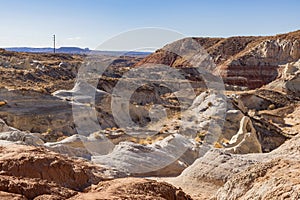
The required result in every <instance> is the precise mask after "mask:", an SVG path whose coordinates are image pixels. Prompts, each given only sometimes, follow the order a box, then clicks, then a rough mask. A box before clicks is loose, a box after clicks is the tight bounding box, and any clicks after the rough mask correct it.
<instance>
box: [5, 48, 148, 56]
mask: <svg viewBox="0 0 300 200" xmlns="http://www.w3.org/2000/svg"><path fill="white" fill-rule="evenodd" d="M4 49H5V50H7V51H15V52H26V53H53V48H50V47H45V48H32V47H10V48H4ZM56 53H67V54H103V55H111V56H114V55H117V56H119V55H123V54H125V55H127V56H147V55H149V54H151V52H139V51H128V52H127V51H99V50H91V49H89V48H84V49H83V48H79V47H60V48H58V49H56Z"/></svg>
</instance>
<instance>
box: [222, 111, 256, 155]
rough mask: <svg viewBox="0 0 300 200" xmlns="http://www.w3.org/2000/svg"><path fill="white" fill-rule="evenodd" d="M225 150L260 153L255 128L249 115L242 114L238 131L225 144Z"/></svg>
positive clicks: (240, 152)
mask: <svg viewBox="0 0 300 200" xmlns="http://www.w3.org/2000/svg"><path fill="white" fill-rule="evenodd" d="M226 151H227V152H232V153H239V154H242V153H262V150H261V144H260V143H259V140H258V137H257V134H256V130H255V128H254V127H253V124H252V122H251V120H250V118H249V117H246V116H244V117H243V118H242V120H241V122H240V128H239V130H238V132H237V133H236V134H235V135H234V136H233V137H232V138H231V140H230V141H229V142H228V144H227V145H226Z"/></svg>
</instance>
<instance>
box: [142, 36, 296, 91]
mask: <svg viewBox="0 0 300 200" xmlns="http://www.w3.org/2000/svg"><path fill="white" fill-rule="evenodd" d="M193 39H194V40H195V41H196V42H197V43H199V45H201V46H202V47H203V48H204V49H205V50H206V51H207V53H208V54H209V55H210V56H211V57H212V59H213V61H214V62H215V64H216V65H217V68H216V69H214V71H215V73H219V74H220V75H221V76H222V78H223V79H224V82H225V83H226V84H229V85H237V86H244V87H248V88H250V89H254V88H258V87H261V86H263V85H266V84H268V83H270V82H272V81H274V80H275V79H276V78H278V77H280V76H281V71H282V67H281V65H285V64H288V63H291V62H296V61H297V60H299V59H300V31H296V32H292V33H287V34H282V35H276V36H266V37H231V38H193ZM184 42H185V39H183V40H179V41H176V42H174V43H173V44H171V45H173V46H174V47H176V48H177V47H180V46H181V47H184ZM145 63H157V64H165V65H169V66H171V67H175V68H182V67H187V66H190V64H189V63H188V62H187V61H186V60H185V59H184V58H183V57H180V56H178V55H176V54H174V53H171V52H168V51H165V50H164V48H163V49H160V50H157V51H156V52H155V53H153V54H151V55H149V56H148V57H146V58H145V59H143V60H142V61H140V62H139V63H137V65H141V64H145Z"/></svg>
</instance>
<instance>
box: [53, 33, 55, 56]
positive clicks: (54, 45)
mask: <svg viewBox="0 0 300 200" xmlns="http://www.w3.org/2000/svg"><path fill="white" fill-rule="evenodd" d="M53 53H55V34H54V35H53Z"/></svg>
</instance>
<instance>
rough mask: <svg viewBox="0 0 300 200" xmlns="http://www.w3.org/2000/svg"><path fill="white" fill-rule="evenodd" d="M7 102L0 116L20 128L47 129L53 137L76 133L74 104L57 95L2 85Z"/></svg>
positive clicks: (31, 129)
mask: <svg viewBox="0 0 300 200" xmlns="http://www.w3.org/2000/svg"><path fill="white" fill-rule="evenodd" d="M0 96H1V98H3V99H5V100H6V102H7V104H6V105H4V106H1V110H0V118H2V119H3V120H4V121H5V122H6V123H7V124H8V125H10V126H12V127H15V128H17V129H20V130H24V131H30V132H36V133H48V134H52V135H53V138H56V139H57V138H58V137H59V136H63V135H72V134H75V133H76V130H75V126H74V122H73V116H72V106H71V104H69V103H68V102H64V101H62V100H60V99H59V98H56V97H54V96H51V95H48V94H44V93H40V92H36V91H32V90H12V91H11V90H7V89H4V88H1V89H0Z"/></svg>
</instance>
